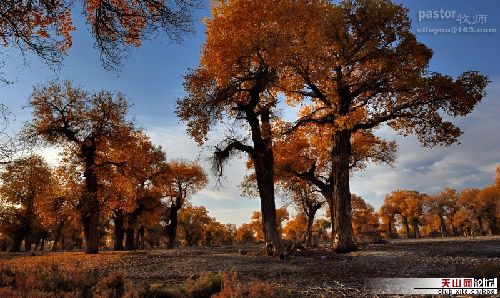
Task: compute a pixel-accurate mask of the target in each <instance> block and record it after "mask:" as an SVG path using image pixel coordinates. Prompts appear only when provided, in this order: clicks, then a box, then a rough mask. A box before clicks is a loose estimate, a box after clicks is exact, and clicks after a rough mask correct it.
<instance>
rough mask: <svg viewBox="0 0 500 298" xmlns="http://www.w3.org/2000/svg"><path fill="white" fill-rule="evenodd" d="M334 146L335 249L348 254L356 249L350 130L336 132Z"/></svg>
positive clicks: (333, 222)
mask: <svg viewBox="0 0 500 298" xmlns="http://www.w3.org/2000/svg"><path fill="white" fill-rule="evenodd" d="M333 144H334V147H333V150H332V174H333V175H332V177H333V197H334V204H333V205H334V208H333V210H334V212H332V213H333V214H332V216H333V218H332V226H333V230H334V234H333V248H334V249H335V251H336V252H338V253H348V252H351V251H353V250H355V249H356V244H355V243H354V237H353V231H352V219H351V192H350V189H349V162H350V156H351V132H350V131H349V130H341V131H336V132H335V133H334V135H333Z"/></svg>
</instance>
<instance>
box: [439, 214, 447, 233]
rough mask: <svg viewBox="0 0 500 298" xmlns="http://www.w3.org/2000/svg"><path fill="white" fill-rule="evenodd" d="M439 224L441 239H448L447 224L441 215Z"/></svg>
mask: <svg viewBox="0 0 500 298" xmlns="http://www.w3.org/2000/svg"><path fill="white" fill-rule="evenodd" d="M439 223H440V229H441V237H446V236H447V235H448V233H447V232H446V223H445V222H444V218H443V216H442V215H439Z"/></svg>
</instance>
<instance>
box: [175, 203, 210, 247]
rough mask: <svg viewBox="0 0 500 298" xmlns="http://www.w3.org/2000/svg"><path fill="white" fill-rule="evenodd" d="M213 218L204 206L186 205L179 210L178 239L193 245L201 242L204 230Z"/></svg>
mask: <svg viewBox="0 0 500 298" xmlns="http://www.w3.org/2000/svg"><path fill="white" fill-rule="evenodd" d="M212 221H213V218H211V217H210V216H208V211H207V209H206V208H205V207H197V206H186V207H185V208H182V209H181V210H180V212H179V227H178V228H179V239H180V241H181V243H185V244H186V245H188V246H195V245H199V244H201V243H202V241H203V239H204V238H205V231H206V228H207V226H208V225H209V224H210V222H212Z"/></svg>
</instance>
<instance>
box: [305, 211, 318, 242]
mask: <svg viewBox="0 0 500 298" xmlns="http://www.w3.org/2000/svg"><path fill="white" fill-rule="evenodd" d="M316 211H317V209H311V210H310V211H309V215H308V216H307V227H306V241H305V242H306V246H308V247H311V246H312V229H313V224H314V217H315V216H316Z"/></svg>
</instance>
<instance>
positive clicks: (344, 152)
mask: <svg viewBox="0 0 500 298" xmlns="http://www.w3.org/2000/svg"><path fill="white" fill-rule="evenodd" d="M204 5H207V6H209V7H210V10H209V17H207V18H205V19H204V20H203V24H204V30H205V32H204V34H205V40H204V41H203V44H202V47H201V50H200V53H199V57H198V61H197V64H196V65H195V67H194V68H190V69H182V70H179V71H180V72H181V73H183V74H184V75H183V77H182V80H183V87H184V93H182V94H183V95H182V96H177V97H174V98H163V99H162V100H165V101H172V102H175V111H173V114H174V116H172V115H169V116H168V117H172V118H175V119H176V120H175V121H179V123H182V125H185V127H186V134H185V138H186V139H188V138H189V139H191V140H193V141H194V142H196V143H197V145H198V146H199V148H203V150H205V151H209V157H208V158H206V160H202V159H190V158H167V157H169V156H170V153H169V152H170V150H172V149H173V148H168V147H162V146H160V145H158V144H157V143H155V141H154V140H153V138H152V136H151V134H150V133H149V132H148V130H147V129H145V128H143V127H142V126H141V125H142V124H141V123H140V121H138V120H137V119H136V118H135V117H134V115H133V113H131V108H132V107H133V106H134V103H135V104H137V101H136V100H137V99H131V98H129V97H128V96H127V94H126V93H125V91H124V90H113V89H112V88H110V90H111V91H109V90H98V91H95V90H93V89H89V88H86V87H82V86H81V85H80V84H79V82H78V78H71V79H64V78H62V77H56V78H55V79H51V80H45V81H43V80H42V81H40V84H38V85H35V86H33V89H32V91H31V94H30V95H29V97H28V98H25V100H27V104H26V106H25V107H24V108H25V109H26V110H28V111H29V116H28V117H27V118H26V119H24V118H22V117H23V116H21V115H16V112H13V111H14V109H13V108H12V107H10V106H8V105H7V104H4V103H2V102H0V296H1V297H338V296H348V297H361V296H366V297H369V296H371V293H369V292H366V289H365V288H364V284H363V282H362V281H363V279H366V278H373V277H453V276H456V277H463V276H466V277H469V276H470V277H475V278H493V277H496V276H497V275H498V272H499V271H500V259H499V256H500V251H499V249H498V247H500V236H499V234H500V233H499V228H500V221H499V215H500V204H499V202H500V163H497V164H491V165H489V168H488V169H490V171H489V172H488V175H490V180H489V182H487V183H483V184H481V185H480V186H478V184H477V183H476V184H474V187H472V186H470V185H462V186H461V187H457V186H456V185H446V186H445V187H444V188H442V189H441V190H440V191H437V192H435V191H433V190H422V188H421V187H415V188H414V189H413V188H412V189H403V188H401V187H400V186H399V185H397V184H390V185H391V189H392V191H391V192H388V193H385V194H384V199H383V203H382V204H381V206H380V208H375V207H373V206H372V205H371V204H370V202H371V199H372V198H370V197H367V196H365V197H362V196H361V195H358V194H355V193H354V192H353V190H352V189H353V187H352V177H353V175H356V173H360V172H363V171H365V170H366V169H367V168H369V167H370V166H374V165H381V166H387V167H398V156H397V155H398V145H399V144H398V142H397V141H396V140H395V139H392V140H391V139H390V138H386V137H385V134H383V133H381V131H387V130H390V131H392V132H393V133H394V134H397V135H399V136H403V137H407V136H408V137H409V136H413V137H415V138H416V140H417V141H418V142H419V143H420V145H421V146H422V147H425V148H430V149H433V150H435V149H436V148H437V147H450V146H457V144H458V146H457V147H454V148H460V145H459V143H460V137H461V136H462V134H463V131H462V129H461V128H460V125H459V123H460V122H459V119H461V118H467V117H469V116H470V115H472V114H473V113H475V112H476V111H477V109H478V108H479V107H480V106H481V105H482V101H483V100H484V99H485V98H486V97H487V94H486V91H487V88H488V87H489V86H490V85H491V83H492V81H493V78H491V77H490V76H489V75H486V74H483V72H480V71H475V70H467V69H463V70H461V71H463V72H462V73H460V74H458V75H448V74H444V73H440V72H437V71H434V70H433V69H432V68H431V67H430V65H431V59H432V57H433V55H434V52H433V50H432V49H431V48H430V47H428V46H427V45H426V44H424V43H423V42H421V41H419V39H418V38H417V36H416V35H415V33H414V31H412V20H411V18H410V14H409V10H408V9H407V8H406V7H405V6H404V5H402V4H399V3H396V2H394V1H391V0H343V1H339V2H333V1H322V0H314V1H306V0H303V1H302V0H300V1H295V0H261V1H252V0H230V1H219V0H213V1H211V3H204V2H201V1H197V0H193V1H192V0H177V1H158V0H135V1H126V0H81V1H66V0H56V1H53V0H34V1H32V0H29V1H24V0H23V1H2V2H1V3H0V42H1V43H2V46H3V49H2V50H0V53H2V51H4V52H5V53H7V52H9V51H15V52H17V53H19V54H20V55H21V56H22V57H23V59H24V60H25V63H28V64H29V63H33V62H32V60H36V61H38V62H41V63H42V64H43V65H46V66H47V67H49V68H51V69H54V71H55V72H56V73H57V72H58V68H62V67H63V66H62V65H63V61H64V59H67V57H68V56H71V55H72V54H71V53H72V49H73V47H75V45H74V44H73V36H74V35H75V34H76V33H77V32H79V30H81V29H82V28H80V27H79V26H83V30H85V29H87V30H88V31H89V34H90V36H91V43H92V47H93V48H95V53H94V54H97V55H99V64H100V67H102V69H103V70H102V71H103V72H109V73H120V72H121V71H122V70H123V68H124V67H125V66H126V64H127V59H129V58H130V56H129V52H130V51H131V49H134V50H136V51H139V50H140V49H141V47H142V46H143V44H148V43H155V39H156V38H158V36H159V35H164V38H166V39H167V40H169V41H171V42H179V43H183V42H184V40H185V38H186V36H187V35H189V34H190V33H191V32H192V30H193V24H194V22H195V19H196V18H197V15H196V11H197V10H199V9H202V7H204ZM76 15H80V16H79V17H76ZM75 18H76V19H75ZM163 46H165V47H169V46H170V45H163ZM2 54H3V53H2ZM4 57H5V56H4V55H0V65H4V64H5V63H7V62H8V61H7V60H5V61H3V60H1V59H4ZM0 81H1V82H2V83H3V85H4V86H3V87H0V90H2V88H3V89H4V90H10V89H7V88H8V87H7V86H12V85H13V86H15V85H16V84H17V82H15V81H12V77H11V76H10V75H9V72H1V73H0ZM123 87H124V89H126V86H123ZM181 87H182V86H181ZM488 90H489V89H488ZM0 92H2V93H5V92H4V91H0ZM140 100H141V101H147V99H140ZM488 100H489V99H488ZM285 113H293V114H295V116H294V119H293V120H290V119H289V118H288V117H284V114H285ZM165 117H167V116H165ZM470 117H472V116H470ZM17 118H20V119H22V120H25V121H24V122H23V124H22V126H19V127H18V128H17V127H16V128H15V129H14V127H13V125H14V124H15V123H17V122H18V119H17ZM475 119H477V118H475ZM476 121H480V120H476ZM40 148H57V150H58V152H59V162H58V163H57V165H55V166H54V165H53V164H51V163H49V160H48V159H47V157H46V156H44V155H43V153H40V152H43V151H40ZM415 150H417V151H418V150H419V149H418V148H417V149H415ZM456 150H459V149H456ZM464 150H466V149H464ZM235 159H243V160H244V162H245V166H246V174H245V175H243V176H242V177H239V178H241V179H240V180H241V184H240V186H239V189H240V192H241V196H243V197H248V198H249V200H250V199H253V200H257V201H258V202H259V204H260V209H259V210H254V211H253V212H249V213H248V218H246V219H245V223H242V224H240V225H236V224H232V223H228V222H225V221H218V220H217V219H216V218H215V217H213V216H212V215H211V212H210V210H209V209H210V208H208V207H207V206H202V205H197V204H196V202H195V200H194V198H195V197H196V196H197V195H199V194H200V193H202V191H203V190H206V189H208V188H209V187H210V181H214V180H216V181H217V182H218V183H219V184H220V187H222V188H223V187H224V177H225V175H226V174H227V173H228V168H229V167H230V162H231V161H232V160H235ZM497 160H498V157H497ZM207 164H209V168H207V167H206V165H207ZM494 168H496V172H495V170H491V169H494ZM457 175H460V173H457ZM415 185H417V183H415ZM440 185H442V184H440ZM418 262H421V263H418ZM398 267H399V268H400V269H401V270H402V271H398V270H397V268H398ZM402 268H406V269H405V270H406V271H405V270H403V269H402Z"/></svg>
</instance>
